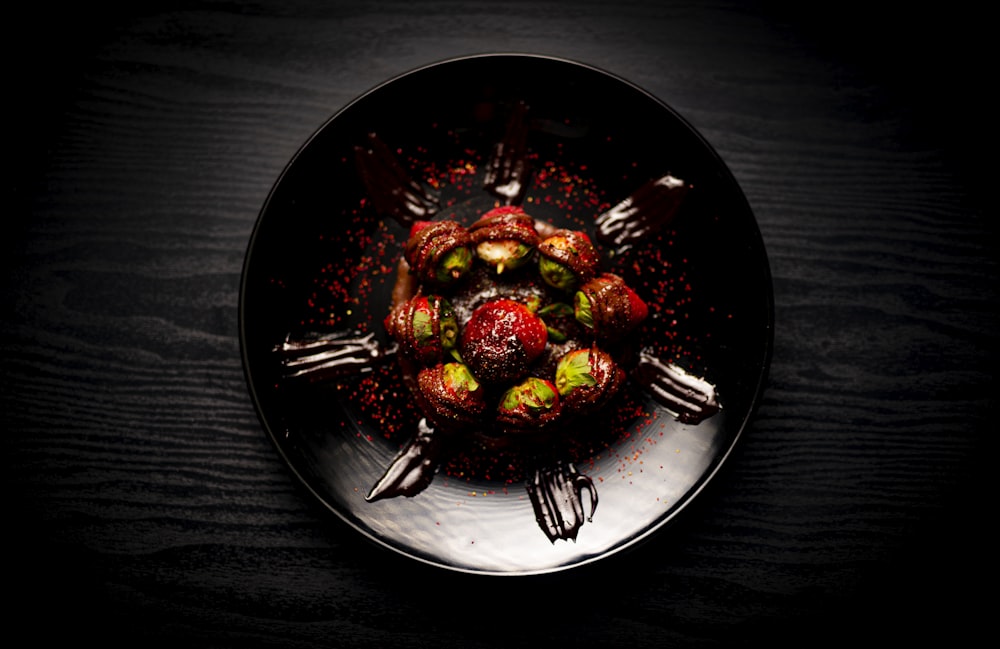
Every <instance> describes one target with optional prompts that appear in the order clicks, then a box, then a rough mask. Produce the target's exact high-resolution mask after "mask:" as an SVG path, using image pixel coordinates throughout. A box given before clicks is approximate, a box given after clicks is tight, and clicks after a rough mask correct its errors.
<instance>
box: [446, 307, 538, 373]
mask: <svg viewBox="0 0 1000 649" xmlns="http://www.w3.org/2000/svg"><path fill="white" fill-rule="evenodd" d="M547 340H548V330H547V329H546V327H545V323H544V322H543V321H542V319H541V318H540V317H538V315H536V314H535V313H533V312H532V311H531V310H530V309H528V307H527V306H525V305H524V304H522V303H520V302H515V301H514V300H510V299H506V298H500V299H495V300H491V301H489V302H485V303H484V304H481V305H480V306H479V307H477V308H476V309H475V310H474V311H473V312H472V315H471V316H470V317H469V321H468V322H467V323H466V325H465V327H464V328H463V329H462V334H461V338H460V341H459V352H460V354H461V357H462V360H464V361H465V362H466V363H467V364H468V365H469V369H471V370H472V373H473V374H474V375H475V376H476V377H477V378H479V379H480V380H481V381H485V382H486V383H500V382H503V381H510V380H514V379H518V378H520V377H521V376H523V375H524V374H525V373H526V372H527V371H528V367H529V366H530V365H531V363H533V362H534V361H535V360H536V359H537V358H538V357H539V356H541V354H542V352H543V351H545V345H546V343H547Z"/></svg>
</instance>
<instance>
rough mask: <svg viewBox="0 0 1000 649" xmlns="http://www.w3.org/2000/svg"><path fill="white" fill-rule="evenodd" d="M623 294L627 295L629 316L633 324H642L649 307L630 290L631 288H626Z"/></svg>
mask: <svg viewBox="0 0 1000 649" xmlns="http://www.w3.org/2000/svg"><path fill="white" fill-rule="evenodd" d="M625 292H626V293H627V294H628V303H629V315H630V316H631V317H632V321H633V322H635V323H639V322H642V321H643V320H645V319H646V316H648V315H649V307H648V306H646V303H645V302H643V300H642V298H641V297H639V294H638V293H636V292H635V291H633V290H632V288H631V287H629V286H626V287H625Z"/></svg>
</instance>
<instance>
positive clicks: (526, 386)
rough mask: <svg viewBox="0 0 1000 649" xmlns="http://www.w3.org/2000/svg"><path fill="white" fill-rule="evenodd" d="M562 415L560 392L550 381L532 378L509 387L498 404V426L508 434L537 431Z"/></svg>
mask: <svg viewBox="0 0 1000 649" xmlns="http://www.w3.org/2000/svg"><path fill="white" fill-rule="evenodd" d="M561 413H562V403H561V401H560V399H559V391H558V390H557V389H556V386H555V385H554V384H553V383H552V382H551V381H549V380H547V379H543V378H539V377H537V376H529V377H528V378H526V379H524V380H523V381H522V382H521V383H518V384H517V385H515V386H513V387H511V388H508V389H507V390H506V391H505V392H504V393H503V396H502V397H500V402H499V404H497V424H498V425H499V426H500V428H501V430H503V431H504V432H508V433H519V432H537V431H539V430H540V429H542V428H544V427H545V426H547V425H549V424H551V423H552V422H554V421H555V420H557V419H558V418H559V416H560V414H561Z"/></svg>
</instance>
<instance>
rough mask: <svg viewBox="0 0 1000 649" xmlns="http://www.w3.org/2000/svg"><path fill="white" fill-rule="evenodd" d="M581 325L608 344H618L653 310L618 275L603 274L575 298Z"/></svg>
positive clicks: (575, 311)
mask: <svg viewBox="0 0 1000 649" xmlns="http://www.w3.org/2000/svg"><path fill="white" fill-rule="evenodd" d="M573 310H574V313H575V315H576V319H577V321H578V322H579V323H580V324H582V325H583V326H584V327H586V328H587V329H589V330H590V331H592V332H593V334H594V335H595V336H596V337H597V338H600V339H604V340H618V339H621V338H623V337H624V336H625V335H626V334H628V333H629V332H630V331H632V330H633V329H635V328H636V327H637V326H639V324H640V323H641V322H642V321H643V320H645V319H646V317H647V316H648V315H649V307H647V306H646V303H645V302H643V300H642V298H640V297H639V295H638V293H636V292H635V291H634V290H633V289H632V288H631V287H629V286H628V285H627V284H625V281H624V280H623V279H622V278H621V277H619V276H618V275H614V274H612V273H602V274H600V275H598V276H597V277H595V278H594V279H592V280H590V281H589V282H587V283H586V284H584V285H583V286H581V287H580V289H579V290H578V291H577V292H576V294H575V295H574V296H573Z"/></svg>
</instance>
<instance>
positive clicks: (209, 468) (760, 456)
mask: <svg viewBox="0 0 1000 649" xmlns="http://www.w3.org/2000/svg"><path fill="white" fill-rule="evenodd" d="M612 7H614V8H612ZM866 9H868V5H866V4H862V3H854V4H851V3H847V4H839V5H836V6H831V7H830V8H829V9H827V10H825V11H820V12H819V13H808V12H806V11H805V10H802V9H792V8H789V7H786V6H783V5H782V3H766V2H759V3H736V2H732V3H731V2H716V3H676V2H670V1H668V2H662V3H652V2H650V3H644V2H631V1H628V0H625V1H624V2H619V3H615V4H613V5H612V3H607V2H590V1H583V2H576V3H572V4H571V3H560V2H553V1H550V0H536V1H533V2H509V3H495V2H494V3H478V2H468V3H466V2H447V1H444V0H441V1H436V2H426V1H423V0H411V1H409V2H374V3H362V2H353V3H349V2H333V3H309V2H296V1H291V2H269V1H267V0H262V1H261V2H246V3H236V2H234V3H219V2H209V1H198V0H191V1H189V2H182V1H178V2H172V3H171V2H154V3H148V4H144V5H143V6H142V7H127V8H125V9H124V10H123V11H124V12H125V13H121V11H122V10H115V11H112V10H110V9H109V10H102V9H101V7H100V5H88V6H87V7H86V8H80V9H76V10H68V12H66V11H64V12H55V11H50V10H48V9H41V8H36V9H21V10H18V11H17V12H15V14H14V17H13V19H12V20H11V21H10V22H8V28H9V30H10V31H12V32H15V33H18V34H19V35H20V36H21V37H22V38H21V40H20V42H17V41H16V40H15V41H13V43H16V46H15V47H12V48H10V50H9V51H8V57H7V59H8V68H9V69H11V74H10V76H9V77H8V88H12V90H13V92H9V93H8V94H7V100H6V102H5V111H6V112H7V114H8V119H7V120H6V124H7V129H8V131H7V132H8V137H7V138H5V142H7V143H8V146H7V147H5V150H6V154H7V155H6V157H7V158H8V163H9V164H8V172H7V175H6V181H5V189H6V196H7V200H6V205H7V208H6V210H5V218H4V236H3V243H2V250H0V252H2V257H0V259H2V261H0V263H2V268H3V273H2V279H3V282H4V284H3V298H4V299H3V302H2V312H3V325H2V329H0V344H2V352H3V353H2V363H3V365H2V378H0V381H2V393H0V417H2V421H3V435H2V439H3V442H2V444H3V445H2V457H3V485H4V486H3V496H4V498H5V501H6V508H5V514H6V516H5V524H4V536H5V541H6V544H7V545H6V547H8V548H9V551H8V552H7V554H6V557H7V559H6V561H7V568H6V569H5V572H6V574H7V576H6V577H5V579H4V580H3V581H4V584H5V586H6V589H7V590H8V591H9V594H10V595H11V596H12V598H13V599H10V600H8V602H12V603H10V604H7V605H6V606H5V607H4V617H5V627H6V629H7V630H8V631H9V632H10V633H11V637H16V634H15V633H14V632H15V631H16V630H18V629H21V630H23V631H25V632H26V633H27V634H28V637H29V638H31V639H32V640H33V641H42V640H48V639H51V638H55V637H61V636H62V634H64V633H65V634H66V635H67V636H68V637H70V638H72V639H73V640H74V641H83V640H92V641H96V642H97V643H98V644H97V645H96V646H102V645H103V646H134V647H142V646H170V647H302V648H305V647H320V646H331V647H380V648H381V647H400V648H402V647H423V646H447V647H464V648H468V647H521V646H567V647H573V646H578V647H580V646H586V647H612V646H614V647H619V646H620V647H662V646H697V647H703V646H704V647H708V646H741V645H744V644H751V643H754V644H755V646H756V643H757V642H766V643H770V644H771V645H782V644H785V643H788V644H792V643H796V646H800V645H810V644H813V642H814V641H816V640H817V639H821V638H828V639H834V640H839V641H843V642H848V641H850V642H853V641H854V640H855V639H857V638H859V637H872V636H875V637H876V638H877V639H884V640H886V641H890V640H899V639H913V638H933V637H934V636H935V635H937V636H939V637H941V638H945V639H948V640H950V642H949V645H948V646H962V642H961V640H962V639H963V638H967V637H971V635H972V631H973V630H974V629H976V627H978V626H979V625H980V623H981V622H982V617H983V616H985V615H986V614H987V610H988V609H987V606H986V602H985V600H983V599H980V593H981V592H983V591H981V590H980V589H979V587H980V586H982V585H983V584H984V583H985V585H986V591H985V592H989V591H990V589H991V586H992V585H993V580H992V578H991V577H990V576H989V572H988V569H989V567H991V565H992V556H991V555H990V552H989V550H990V549H991V548H990V545H991V543H989V542H988V540H987V539H988V538H989V537H988V536H987V527H986V523H985V521H986V520H987V519H988V517H989V512H990V511H993V510H994V507H995V506H994V504H993V503H992V502H991V500H990V499H989V498H988V494H989V493H991V492H993V488H992V487H993V485H992V484H991V483H988V481H987V479H986V473H987V467H988V466H989V465H990V464H991V463H992V460H993V457H992V455H991V454H990V450H991V448H992V445H988V444H987V440H988V439H989V440H991V441H992V435H993V433H995V432H996V425H995V422H994V421H993V418H994V417H995V416H996V402H997V400H996V393H997V383H996V380H995V366H996V362H997V354H996V348H997V342H998V339H997V332H998V327H997V324H998V323H997V306H998V300H997V265H996V262H995V261H993V255H994V254H995V253H996V252H997V240H996V235H997V227H996V213H995V203H996V202H995V200H987V197H986V194H985V190H986V186H987V181H988V180H992V176H993V175H995V170H996V164H995V162H993V161H992V160H991V159H985V160H984V159H982V158H981V157H980V156H978V155H977V153H978V152H979V151H981V150H982V151H986V152H991V151H992V146H993V145H994V144H995V129H994V128H993V127H992V125H991V119H989V118H992V117H993V116H992V115H991V114H988V112H987V108H988V105H987V104H986V94H985V92H984V91H982V90H981V89H980V88H979V87H978V86H977V85H976V84H982V83H983V82H984V81H985V80H987V79H988V77H989V74H990V73H989V70H990V69H991V68H989V67H988V66H987V65H986V63H987V61H986V58H985V52H986V51H987V47H986V44H985V43H986V41H985V40H984V39H983V36H982V35H983V34H984V33H985V29H984V27H983V25H984V19H983V17H982V16H978V15H974V14H971V13H969V12H968V11H966V10H965V8H964V5H963V3H949V9H950V13H948V14H947V15H915V12H913V11H912V10H906V11H899V12H895V13H893V12H889V13H887V14H886V15H885V16H881V15H880V14H878V13H877V12H872V11H866ZM810 11H812V10H810ZM10 45H11V44H10V43H9V44H8V46H9V47H10ZM489 51H521V52H533V53H541V54H550V55H555V56H559V57H566V58H570V59H575V60H579V61H582V62H586V63H590V64H592V65H595V66H598V67H601V68H603V69H606V70H608V71H610V72H613V73H615V74H617V75H620V76H623V77H625V78H627V79H629V80H631V81H633V82H635V83H637V84H639V85H640V86H643V87H644V88H646V89H647V90H649V91H650V92H651V93H653V94H654V95H656V96H658V97H659V98H661V99H662V100H664V101H666V102H667V103H669V104H670V105H672V106H673V107H674V108H676V109H677V110H678V111H680V112H681V114H682V115H684V116H685V117H686V118H688V119H689V120H690V121H691V122H692V124H693V125H694V126H696V127H697V128H698V129H700V130H701V131H702V132H703V133H704V135H705V136H706V137H707V138H708V139H709V140H710V141H711V143H712V144H713V145H714V146H715V148H716V149H717V150H718V151H719V153H720V154H721V156H722V157H723V158H724V159H725V161H726V163H727V164H728V165H729V166H730V168H731V169H732V171H733V173H734V174H735V176H736V178H737V179H738V181H739V182H740V183H741V185H742V186H743V188H744V190H745V192H746V194H747V196H748V198H749V201H750V203H751V205H752V207H753V209H754V211H755V213H756V215H757V218H758V220H759V224H760V228H761V231H762V233H763V237H764V239H765V241H766V244H767V246H768V254H769V257H770V263H771V269H772V272H773V276H774V296H775V314H776V324H775V347H774V358H773V365H772V368H771V373H770V378H769V381H768V386H767V391H766V394H765V397H764V400H763V402H762V404H761V406H760V409H759V411H758V412H757V414H756V416H755V418H754V420H753V422H752V425H751V427H750V429H749V430H748V431H747V434H746V435H745V437H744V438H743V440H742V443H741V445H740V446H739V448H738V451H737V453H736V454H735V455H734V456H733V457H732V458H731V459H730V461H729V462H728V463H727V464H726V466H725V467H724V470H723V471H722V473H721V474H720V475H719V477H718V479H716V480H715V481H713V483H712V485H711V488H710V489H708V490H707V491H706V492H705V493H704V494H702V496H701V497H699V498H698V500H697V501H696V502H695V505H694V506H693V507H692V508H691V509H690V510H688V511H686V512H685V516H683V517H681V519H680V520H678V522H677V524H676V525H674V526H672V527H670V528H668V531H666V532H665V533H663V534H660V535H658V536H656V537H654V538H653V539H652V540H650V541H649V542H648V543H645V544H643V545H641V546H639V547H638V548H635V549H634V550H632V551H630V552H627V553H624V554H622V555H618V556H615V557H613V558H611V559H608V560H606V561H602V562H599V563H597V564H595V565H593V566H588V567H585V568H581V569H578V570H573V571H569V572H564V573H558V574H555V575H548V576H538V577H527V578H510V579H508V578H476V577H472V576H469V575H463V574H457V573H450V572H445V571H441V570H437V569H433V568H429V567H427V566H423V565H420V564H416V563H415V562H412V561H409V560H406V559H403V558H400V557H397V556H396V555H394V554H390V553H389V552H387V551H385V550H383V549H381V548H378V547H374V546H372V545H370V544H369V543H368V542H367V541H365V540H363V539H362V538H360V536H359V535H357V534H356V533H354V532H353V531H352V530H351V529H349V528H347V527H346V526H345V525H343V524H342V523H340V521H339V520H336V519H334V518H333V517H332V516H330V515H329V514H328V513H327V512H325V511H324V510H322V509H321V508H320V507H319V506H318V505H317V504H316V503H314V502H313V501H312V500H311V498H310V497H309V496H308V495H307V494H306V493H304V492H303V491H302V490H300V489H299V488H298V487H297V485H296V483H295V481H294V479H293V477H292V475H291V473H290V472H289V471H288V470H287V468H286V467H285V466H284V465H283V464H282V461H281V460H280V458H279V456H278V455H277V454H276V453H275V451H274V449H273V447H272V445H271V442H270V441H269V440H268V439H267V437H266V436H265V434H264V432H263V430H262V428H261V426H260V424H259V423H258V420H257V417H256V415H255V413H254V409H253V406H252V404H251V401H250V399H249V396H248V393H247V389H246V384H245V381H244V376H243V371H242V368H241V362H240V349H239V340H238V333H237V331H238V329H237V306H238V289H239V284H240V274H241V269H242V262H243V256H244V252H245V250H246V246H247V243H248V240H249V236H250V233H251V230H252V228H253V226H254V223H255V219H256V218H257V215H258V212H259V210H260V208H261V206H262V204H263V202H264V200H265V198H266V196H267V194H268V191H269V190H270V188H271V186H272V184H273V183H274V181H275V180H276V178H277V177H278V175H279V173H280V172H281V170H282V168H283V167H284V165H285V164H286V163H287V162H288V161H289V159H290V158H291V157H292V155H293V154H294V153H295V152H296V150H297V149H298V148H299V146H301V145H302V144H303V143H304V142H305V141H306V139H307V138H308V137H309V136H310V134H311V133H313V131H315V130H316V129H317V128H318V127H319V126H320V125H321V124H322V123H323V122H324V121H325V120H326V119H327V118H328V117H329V116H330V115H331V114H333V113H334V112H335V111H336V110H337V109H339V108H340V107H342V106H343V105H345V104H346V103H347V102H349V101H350V100H351V99H353V98H354V97H356V96H357V95H359V94H361V93H363V92H364V91H366V90H368V89H370V88H371V87H373V86H375V85H376V84H378V83H380V82H382V81H383V80H385V79H387V78H389V77H392V76H395V75H397V74H400V73H402V72H405V71H407V70H409V69H411V68H413V67H416V66H419V65H423V64H426V63H431V62H434V61H438V60H441V59H445V58H450V57H453V56H457V55H462V54H470V53H479V52H489ZM10 143H13V146H10ZM988 206H990V207H989V208H988ZM27 644H29V643H27V642H25V643H23V644H19V643H15V644H13V645H8V646H26V645H27ZM32 644H33V643H32ZM761 646H764V645H761Z"/></svg>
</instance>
